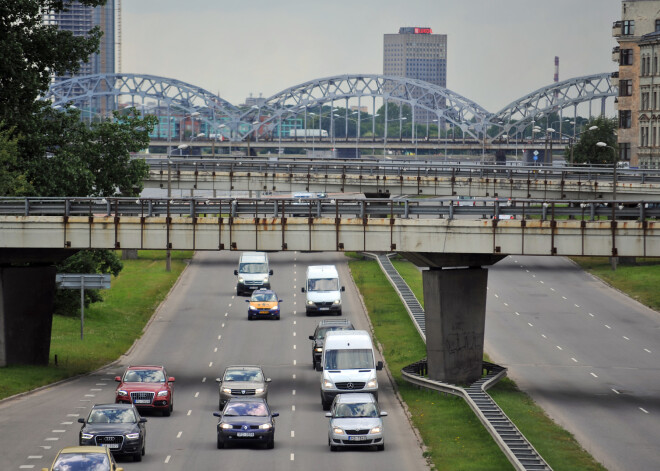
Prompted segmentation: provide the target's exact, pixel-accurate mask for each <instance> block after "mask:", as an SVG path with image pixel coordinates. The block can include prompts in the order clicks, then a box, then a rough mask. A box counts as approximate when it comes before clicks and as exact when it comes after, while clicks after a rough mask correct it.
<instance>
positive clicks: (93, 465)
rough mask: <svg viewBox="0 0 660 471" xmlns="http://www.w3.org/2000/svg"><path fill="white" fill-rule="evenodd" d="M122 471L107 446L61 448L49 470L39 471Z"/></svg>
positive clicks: (42, 470)
mask: <svg viewBox="0 0 660 471" xmlns="http://www.w3.org/2000/svg"><path fill="white" fill-rule="evenodd" d="M90 469H93V470H94V471H124V468H119V467H117V463H115V459H114V458H113V457H112V453H110V449H109V448H108V447H107V446H70V447H67V448H62V449H61V450H60V451H59V453H57V456H56V457H55V461H53V464H52V466H51V467H50V468H42V469H41V471H87V470H90Z"/></svg>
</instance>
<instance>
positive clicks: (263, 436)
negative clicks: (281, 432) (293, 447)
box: [213, 397, 279, 448]
mask: <svg viewBox="0 0 660 471" xmlns="http://www.w3.org/2000/svg"><path fill="white" fill-rule="evenodd" d="M213 415H214V416H215V417H219V418H220V420H219V421H218V448H224V447H225V445H228V444H230V443H246V444H248V443H250V444H263V445H265V447H266V448H273V447H274V446H275V420H274V419H273V418H274V417H277V416H278V415H279V414H278V413H277V412H271V410H270V407H268V403H267V402H266V400H265V399H263V398H255V397H252V398H249V399H248V398H246V399H242V398H240V399H239V398H231V399H229V401H228V402H227V404H225V407H224V409H223V410H222V412H214V413H213Z"/></svg>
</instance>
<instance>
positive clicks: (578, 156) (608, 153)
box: [566, 116, 619, 165]
mask: <svg viewBox="0 0 660 471" xmlns="http://www.w3.org/2000/svg"><path fill="white" fill-rule="evenodd" d="M594 126H596V129H590V128H592V127H594ZM583 129H584V130H583V131H582V133H581V134H580V137H579V139H578V141H577V142H576V143H575V146H574V147H573V162H575V163H590V164H607V165H612V164H613V159H614V158H615V156H618V155H619V154H618V148H617V140H616V134H615V133H616V129H617V121H616V119H615V118H606V117H605V116H599V117H597V118H595V119H592V120H591V121H589V122H588V123H586V124H585V125H584V128H583ZM597 142H604V143H605V144H607V145H608V146H610V147H612V148H614V149H615V150H614V151H613V150H612V149H610V147H598V146H597V145H596V143H597ZM566 152H567V153H570V148H569V149H567V150H566Z"/></svg>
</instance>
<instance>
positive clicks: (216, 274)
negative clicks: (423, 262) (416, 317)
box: [0, 252, 428, 471]
mask: <svg viewBox="0 0 660 471" xmlns="http://www.w3.org/2000/svg"><path fill="white" fill-rule="evenodd" d="M269 257H270V262H271V268H272V269H273V270H274V272H275V273H274V276H273V277H272V287H273V289H274V290H275V291H276V292H277V293H278V294H279V296H280V298H282V299H283V300H284V301H283V303H282V305H281V306H282V319H281V320H280V321H271V320H258V321H251V322H249V321H248V320H247V303H246V302H245V299H247V298H246V297H236V296H235V276H234V275H233V271H234V269H235V268H236V266H237V263H238V258H239V253H234V252H218V253H198V254H196V255H195V257H194V259H193V262H192V264H191V265H190V267H188V269H187V270H186V271H185V272H184V274H183V275H182V277H181V278H180V280H179V282H178V284H177V285H176V287H175V288H174V289H173V291H172V292H171V293H170V296H169V297H168V299H167V301H166V302H165V303H164V304H163V305H162V306H161V309H160V310H159V311H158V313H157V314H156V316H155V317H154V318H153V320H152V322H151V324H150V325H149V327H148V329H147V331H146V333H145V335H144V336H143V338H142V339H141V340H140V341H139V342H138V343H137V344H136V345H135V346H134V348H133V349H132V350H131V352H130V353H129V354H128V355H127V356H126V357H123V358H122V359H121V360H120V361H119V364H116V365H113V366H111V367H108V368H105V369H103V370H101V371H99V372H96V373H94V374H91V375H88V376H84V377H81V378H78V379H75V380H72V381H68V382H65V383H62V384H60V385H56V386H52V387H49V388H46V389H42V390H40V391H37V392H34V393H30V394H27V395H24V396H22V397H20V398H15V399H12V400H8V401H4V402H3V403H0V448H1V453H0V470H3V471H10V470H20V469H38V470H39V469H41V468H42V467H46V466H49V465H50V463H51V461H52V459H53V457H54V456H55V454H56V452H57V451H58V450H59V449H60V448H62V447H64V446H70V445H77V444H78V431H79V430H80V424H78V423H77V419H78V417H84V416H86V414H87V413H88V411H89V409H90V407H91V405H92V404H95V403H106V402H114V390H115V387H116V383H115V382H114V380H113V378H114V376H116V375H118V374H121V372H122V371H123V368H124V367H125V366H126V365H128V364H163V365H165V366H166V368H167V370H168V373H169V374H170V375H172V376H175V377H176V383H175V399H174V412H173V414H172V416H171V417H161V416H160V414H157V413H154V414H145V416H146V417H147V420H148V423H147V424H146V425H147V446H146V456H145V457H144V459H143V461H142V462H141V463H133V462H132V461H131V459H130V458H128V459H120V460H119V461H120V466H123V467H124V468H125V469H126V470H136V469H142V470H168V469H171V470H186V471H205V470H217V469H246V470H248V469H268V470H305V471H307V470H310V469H314V470H333V471H335V470H337V469H381V470H394V469H396V470H413V469H414V470H423V469H428V466H427V464H426V460H425V459H424V458H423V456H422V449H421V447H420V444H419V443H418V441H417V438H416V436H415V434H414V432H413V430H412V429H411V427H410V425H409V422H408V420H407V418H406V416H405V413H404V411H403V409H402V407H401V405H400V404H399V402H398V400H397V399H396V396H395V395H394V392H393V388H392V385H391V384H390V382H389V380H388V377H387V374H386V372H385V371H381V372H379V374H378V380H379V385H380V395H379V402H380V404H381V407H382V409H383V410H386V411H387V412H388V413H389V416H388V417H386V418H385V451H382V452H378V451H374V450H373V449H360V450H348V451H340V452H337V453H334V452H330V450H329V447H328V445H327V427H328V419H327V418H326V417H325V413H324V411H323V410H322V408H321V400H320V394H319V381H320V373H318V372H316V371H314V370H313V369H312V362H311V341H310V340H309V339H308V336H309V335H311V334H312V333H313V331H314V327H315V326H316V324H317V323H318V321H319V320H320V317H319V318H316V317H306V316H305V309H304V295H303V294H302V293H301V292H300V287H301V285H302V284H303V283H304V278H305V270H306V267H307V266H308V265H313V264H336V265H337V267H338V269H339V272H340V278H341V281H342V284H343V285H345V286H346V292H345V293H343V295H344V296H343V303H344V308H343V310H344V316H345V317H347V318H349V319H351V321H352V322H353V324H354V325H355V326H356V328H362V329H367V328H368V324H367V319H366V316H365V314H364V312H363V308H362V304H361V302H360V299H359V296H358V294H357V291H356V289H355V286H354V285H353V282H352V280H351V278H350V276H349V273H348V268H347V265H346V263H345V258H344V257H343V256H342V255H340V254H332V253H327V254H324V253H315V254H300V253H274V254H270V255H269ZM232 364H248V365H249V364H257V365H262V366H263V368H264V371H265V373H266V375H267V376H268V377H270V378H272V382H271V383H270V387H269V396H268V402H269V404H270V405H271V408H272V409H273V411H276V412H279V413H280V417H278V418H277V419H276V431H275V449H273V450H265V449H261V448H252V447H236V448H229V449H223V450H218V449H217V448H216V432H215V427H216V424H217V418H215V417H213V416H212V413H213V412H214V411H216V410H217V404H218V389H217V383H216V382H215V378H216V377H219V376H220V375H221V373H222V371H223V370H224V367H225V366H228V365H232Z"/></svg>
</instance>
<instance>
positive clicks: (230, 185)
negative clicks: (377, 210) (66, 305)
mask: <svg viewBox="0 0 660 471" xmlns="http://www.w3.org/2000/svg"><path fill="white" fill-rule="evenodd" d="M146 161H147V162H148V163H149V165H150V172H149V176H148V178H147V180H145V182H144V185H145V188H149V189H153V188H160V189H167V188H170V189H173V190H184V191H188V190H189V191H191V194H194V190H207V191H213V192H214V196H216V195H217V191H231V190H233V191H242V192H255V193H256V194H260V193H262V192H267V193H270V192H274V193H279V194H282V193H293V192H297V191H315V192H326V193H364V194H366V195H368V196H380V197H388V196H402V195H424V196H445V197H450V196H473V197H484V198H488V197H490V198H496V197H498V198H542V199H545V198H549V199H569V200H571V199H573V200H575V199H610V198H612V196H613V189H614V186H613V181H614V174H613V169H612V168H607V167H539V166H526V167H522V166H520V167H518V166H516V167H513V166H503V165H480V164H479V163H473V164H471V165H466V164H462V165H461V164H455V163H453V164H452V163H443V162H437V161H435V162H434V161H420V160H412V161H411V160H408V161H405V162H404V161H397V160H392V161H390V162H383V161H374V160H367V159H365V160H356V161H354V160H352V159H348V160H335V159H328V160H324V159H317V160H309V159H295V160H294V159H288V160H273V161H268V160H264V159H234V158H229V159H213V160H211V159H197V160H191V159H172V160H169V161H168V159H161V158H147V159H146ZM253 196H254V195H253ZM616 196H617V199H622V200H642V199H646V200H654V199H655V200H657V199H660V173H658V172H657V171H654V170H622V169H619V171H618V172H617V177H616Z"/></svg>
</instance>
